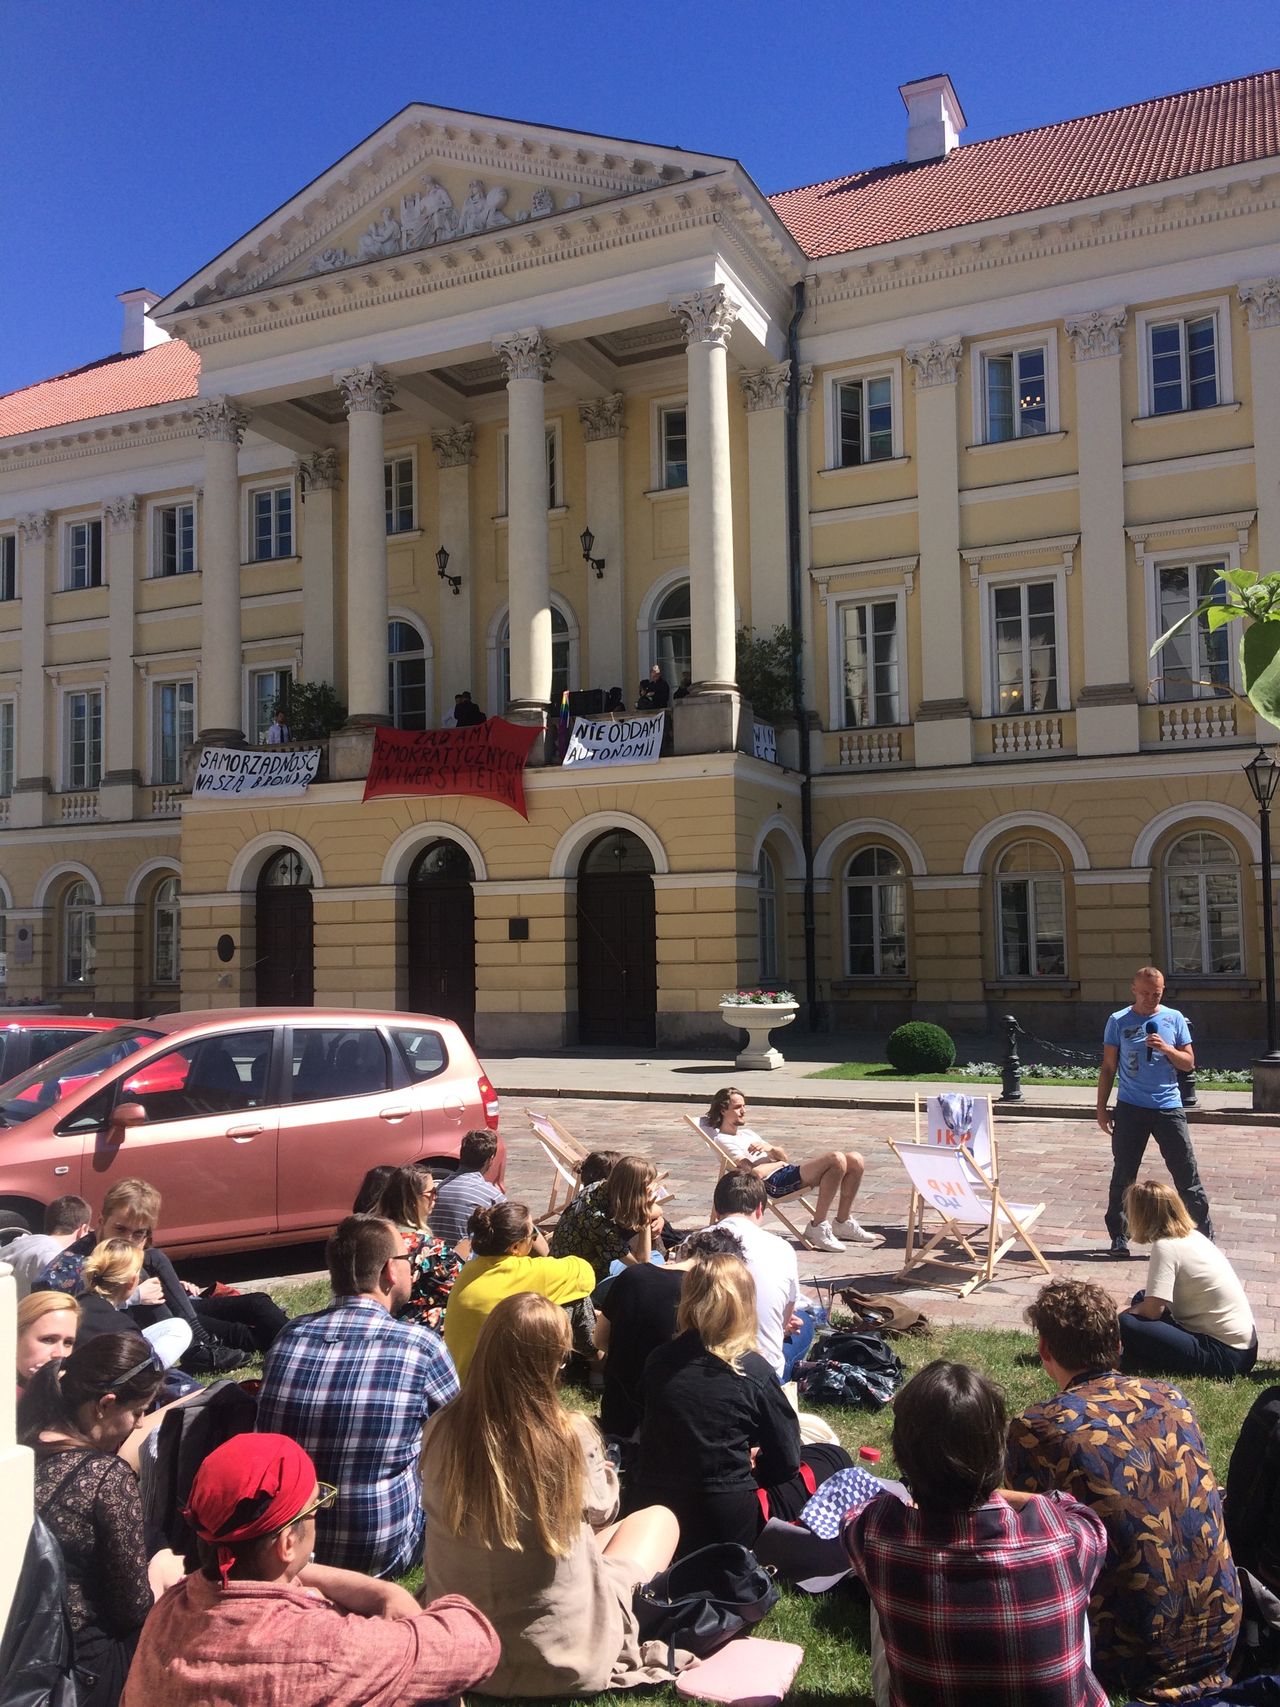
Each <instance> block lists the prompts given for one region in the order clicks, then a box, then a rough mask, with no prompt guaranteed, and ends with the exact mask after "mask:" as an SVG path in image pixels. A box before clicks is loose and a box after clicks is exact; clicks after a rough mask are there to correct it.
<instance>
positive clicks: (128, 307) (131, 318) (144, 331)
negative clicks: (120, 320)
mask: <svg viewBox="0 0 1280 1707" xmlns="http://www.w3.org/2000/svg"><path fill="white" fill-rule="evenodd" d="M159 300H160V293H159V291H154V290H122V291H121V292H120V294H119V296H118V297H117V298H116V301H117V302H122V303H123V304H124V330H123V331H122V332H121V334H120V354H121V355H122V356H136V355H140V354H141V353H142V351H143V350H149V349H152V348H153V347H154V346H155V345H156V344H167V343H168V341H169V334H168V333H167V332H166V331H165V330H164V329H163V327H160V326H157V325H156V324H155V322H154V321H153V320H149V319H148V318H147V316H148V315H149V314H150V312H151V310H152V309H153V308H154V307H155V305H156V303H157V302H159Z"/></svg>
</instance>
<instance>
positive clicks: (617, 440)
mask: <svg viewBox="0 0 1280 1707" xmlns="http://www.w3.org/2000/svg"><path fill="white" fill-rule="evenodd" d="M622 417H623V398H622V393H621V392H620V391H614V392H610V393H609V394H608V395H607V396H605V397H593V398H591V399H590V400H589V401H587V402H584V403H579V405H578V420H579V421H580V422H581V423H582V438H583V445H584V450H585V454H586V461H587V526H588V527H589V528H590V529H591V531H592V533H593V534H594V535H595V544H594V545H593V546H592V548H591V555H592V556H593V557H595V558H597V559H603V561H604V573H603V574H601V575H596V574H593V573H592V572H591V571H590V570H588V571H587V634H588V637H589V642H590V653H589V655H588V658H587V680H588V681H589V682H593V683H594V684H595V685H596V686H598V687H602V688H611V687H614V686H615V685H616V686H619V687H621V685H622V684H623V683H624V682H625V681H626V679H627V674H628V672H627V669H626V663H625V660H626V649H625V646H624V641H623V587H624V584H625V581H626V561H625V556H624V552H625V547H626V529H625V528H624V527H623V521H622V503H623V490H624V488H623V478H622V442H623V441H622V435H623V432H624V431H625V428H624V426H623V419H622ZM632 673H633V674H634V673H635V672H632ZM671 685H672V687H673V688H674V687H675V685H676V684H675V683H674V682H672V684H671Z"/></svg>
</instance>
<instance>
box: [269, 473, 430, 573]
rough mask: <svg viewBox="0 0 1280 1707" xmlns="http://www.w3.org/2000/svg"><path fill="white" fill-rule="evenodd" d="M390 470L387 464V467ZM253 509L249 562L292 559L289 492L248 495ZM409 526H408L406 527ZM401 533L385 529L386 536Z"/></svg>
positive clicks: (280, 488)
mask: <svg viewBox="0 0 1280 1707" xmlns="http://www.w3.org/2000/svg"><path fill="white" fill-rule="evenodd" d="M406 460H407V461H408V463H409V472H410V481H409V513H410V515H412V514H413V480H412V474H413V460H412V458H407V459H406ZM387 466H388V467H390V466H391V465H390V464H387ZM250 500H251V502H252V505H253V561H254V562H255V563H263V562H265V561H267V560H268V559H269V558H272V557H292V556H293V488H292V486H273V487H272V488H271V490H270V491H268V492H253V493H251V494H250ZM410 525H411V526H412V523H410ZM401 531H403V530H402V529H399V528H391V527H390V526H389V527H388V528H387V532H388V533H398V532H401Z"/></svg>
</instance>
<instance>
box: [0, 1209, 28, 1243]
mask: <svg viewBox="0 0 1280 1707" xmlns="http://www.w3.org/2000/svg"><path fill="white" fill-rule="evenodd" d="M30 1231H31V1222H30V1220H29V1219H28V1218H27V1216H25V1215H22V1214H19V1212H18V1211H17V1210H16V1209H0V1249H2V1248H3V1247H4V1246H5V1245H7V1244H8V1243H9V1241H10V1240H11V1239H20V1238H21V1237H22V1235H23V1234H24V1233H29V1232H30Z"/></svg>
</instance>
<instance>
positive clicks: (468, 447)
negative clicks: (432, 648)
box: [431, 421, 502, 713]
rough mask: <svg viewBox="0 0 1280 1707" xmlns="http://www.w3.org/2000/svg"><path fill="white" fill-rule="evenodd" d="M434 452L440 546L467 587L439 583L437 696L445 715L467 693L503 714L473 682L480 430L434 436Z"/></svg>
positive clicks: (458, 430)
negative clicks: (474, 505)
mask: <svg viewBox="0 0 1280 1707" xmlns="http://www.w3.org/2000/svg"><path fill="white" fill-rule="evenodd" d="M431 448H432V449H433V450H434V451H435V453H436V468H437V469H438V470H439V473H438V474H437V476H436V479H437V486H436V491H437V493H438V502H439V512H440V528H439V544H441V545H443V546H444V548H445V550H446V551H447V552H448V553H449V567H448V573H449V574H450V575H456V576H457V577H458V579H459V581H460V582H461V585H460V586H459V587H458V588H457V589H456V590H449V589H448V583H447V582H445V581H442V580H437V582H436V586H437V587H438V588H439V598H438V600H437V603H436V612H437V622H438V624H439V631H440V638H441V645H440V648H439V658H440V670H439V674H438V676H437V690H438V692H439V695H440V710H441V712H442V713H444V712H446V711H448V710H449V709H450V708H451V707H452V705H453V699H454V695H455V694H459V693H461V692H462V691H463V689H464V688H465V689H467V690H468V691H470V692H471V694H472V697H473V699H474V700H475V701H476V703H477V704H483V705H484V707H485V710H486V711H497V712H500V711H501V710H502V707H501V706H500V705H489V704H488V702H487V701H486V700H484V699H483V698H482V695H483V692H484V690H483V688H482V687H481V684H480V683H479V682H476V681H473V679H472V675H471V672H472V670H473V669H474V667H475V651H474V647H473V644H472V639H473V634H472V621H473V618H472V613H473V611H474V608H475V605H474V597H475V585H474V580H475V578H474V576H473V575H472V573H471V465H472V464H473V463H474V461H475V459H476V457H475V448H476V430H475V428H474V426H472V424H471V422H470V421H464V422H463V423H462V424H461V425H460V426H457V427H445V428H444V429H443V430H442V431H439V432H434V433H432V435H431Z"/></svg>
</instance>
